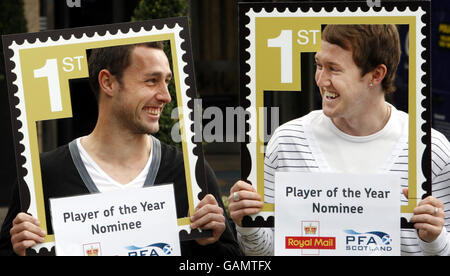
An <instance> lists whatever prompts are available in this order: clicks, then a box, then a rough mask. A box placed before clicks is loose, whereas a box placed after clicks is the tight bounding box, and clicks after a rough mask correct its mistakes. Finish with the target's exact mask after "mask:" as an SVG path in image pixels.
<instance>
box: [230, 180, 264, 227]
mask: <svg viewBox="0 0 450 276" xmlns="http://www.w3.org/2000/svg"><path fill="white" fill-rule="evenodd" d="M228 202H229V205H228V209H229V210H230V217H231V219H233V221H234V223H236V224H237V225H239V226H242V218H243V217H244V216H247V215H253V214H257V213H259V212H260V211H261V208H262V207H263V202H262V201H261V196H260V195H259V194H258V193H257V192H256V190H255V188H253V186H252V185H250V184H249V183H247V182H244V181H241V180H240V181H238V182H236V183H235V184H234V185H233V187H231V189H230V196H229V197H228Z"/></svg>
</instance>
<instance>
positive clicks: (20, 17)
mask: <svg viewBox="0 0 450 276" xmlns="http://www.w3.org/2000/svg"><path fill="white" fill-rule="evenodd" d="M0 18H1V19H2V20H1V21H0V34H1V35H5V34H15V33H24V32H26V31H27V21H26V20H25V16H24V13H23V0H15V1H6V0H0ZM0 62H1V65H0V83H1V82H3V81H4V79H5V75H4V74H5V69H4V66H5V64H4V61H3V45H2V41H1V40H0Z"/></svg>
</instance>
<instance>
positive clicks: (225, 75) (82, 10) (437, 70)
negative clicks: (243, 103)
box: [0, 0, 450, 223]
mask: <svg viewBox="0 0 450 276" xmlns="http://www.w3.org/2000/svg"><path fill="white" fill-rule="evenodd" d="M362 1H365V0H362ZM382 1H383V0H382ZM385 1H387V0H385ZM69 2H70V3H69ZM239 2H285V1H239ZM290 2H295V1H290ZM297 2H301V1H297ZM78 3H79V4H80V5H79V7H77V4H78ZM177 16H188V18H189V21H190V27H191V30H190V32H191V38H192V48H193V57H194V66H195V74H196V82H197V88H198V95H199V97H200V98H201V99H202V107H203V109H206V108H208V107H212V106H214V107H218V108H220V109H221V110H222V111H224V112H225V108H226V107H236V106H238V105H239V102H238V98H239V81H240V80H239V78H240V77H239V49H238V47H239V35H238V1H237V0H108V1H106V0H78V1H77V0H69V1H66V0H15V1H10V0H0V19H1V20H0V34H1V35H4V34H12V33H24V32H39V31H45V30H54V29H63V28H74V27H82V26H92V25H101V24H111V23H119V22H129V21H138V20H146V19H155V18H167V17H177ZM431 16H432V25H431V43H432V46H431V59H432V74H433V75H432V103H433V108H432V122H433V127H434V128H436V129H438V130H439V131H441V132H443V133H444V134H445V135H446V136H447V138H449V139H450V73H449V70H448V69H447V67H446V66H447V65H448V64H450V1H442V0H432V14H431ZM400 34H401V38H402V52H403V53H404V54H403V57H402V61H401V64H400V66H399V70H398V78H397V88H398V89H397V92H396V93H395V94H394V95H393V97H392V98H391V99H390V101H392V102H394V103H395V104H396V106H398V107H399V108H400V109H403V110H405V111H407V110H406V108H407V107H406V106H407V105H406V103H407V83H408V79H407V71H408V63H407V52H408V51H407V49H406V48H405V42H406V41H407V39H408V30H407V29H404V28H402V27H401V26H400ZM302 60H303V63H302V67H303V66H305V68H312V65H313V55H312V54H310V55H309V54H308V55H307V56H306V58H305V57H303V58H302ZM307 71H309V73H307V74H305V75H304V76H303V79H302V83H303V85H304V89H303V90H304V91H302V92H299V91H292V92H283V93H276V92H273V93H266V94H265V97H264V102H265V105H267V106H278V107H280V109H279V119H280V124H282V123H284V122H286V121H289V120H291V119H294V118H296V117H299V116H302V115H305V114H307V113H308V112H309V111H311V110H313V109H319V108H320V100H321V99H320V95H319V94H318V92H317V88H316V87H315V84H314V77H313V76H314V72H313V71H312V70H306V69H302V72H307ZM4 73H5V69H4V60H3V53H1V54H0V133H1V135H0V168H1V169H0V179H1V182H0V223H1V222H2V221H3V218H4V215H5V213H6V211H7V206H8V204H9V200H10V193H11V186H12V184H13V183H14V180H15V177H16V165H15V155H14V148H13V140H12V134H11V118H10V108H9V101H8V92H7V86H6V79H5V75H4ZM70 87H71V98H72V110H73V118H70V119H60V120H54V121H48V122H39V123H38V125H37V127H38V131H39V142H40V143H39V145H40V150H41V151H47V150H51V149H53V148H56V147H57V146H59V145H63V144H66V143H68V142H69V141H71V140H72V139H73V138H74V137H79V136H83V135H86V134H88V133H89V132H90V131H91V130H92V129H93V127H94V126H95V123H96V117H97V110H96V107H97V104H96V102H95V99H94V98H93V95H92V93H91V92H90V88H89V86H88V83H87V82H86V81H84V80H82V79H81V80H75V81H73V82H71V83H70ZM405 95H406V96H405ZM172 98H173V97H172ZM168 114H170V113H168ZM164 120H167V124H168V126H166V128H165V129H166V130H163V132H164V131H169V133H170V128H171V120H170V118H164ZM209 121H211V119H210V120H207V119H203V125H205V124H207V123H208V122H209ZM225 123H226V121H225V122H224V129H223V132H224V135H225V136H227V135H236V134H237V133H236V131H233V132H232V133H228V134H227V133H226V129H225ZM235 125H236V124H235ZM269 133H270V132H269ZM233 140H234V141H236V139H233ZM204 153H205V158H206V160H207V161H208V162H209V163H210V164H211V166H212V168H213V169H214V171H215V172H216V175H217V178H218V180H219V183H220V185H221V189H222V193H223V194H224V195H225V196H227V195H228V193H229V188H230V187H231V185H233V184H234V182H235V181H237V180H238V179H239V178H240V146H239V143H237V142H213V143H204Z"/></svg>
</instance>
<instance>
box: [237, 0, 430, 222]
mask: <svg viewBox="0 0 450 276" xmlns="http://www.w3.org/2000/svg"><path fill="white" fill-rule="evenodd" d="M239 19H240V21H239V22H240V23H239V37H240V38H239V39H240V68H241V71H240V80H241V83H240V103H241V105H242V106H243V108H244V109H245V110H246V113H247V114H248V116H247V117H246V142H245V143H243V144H242V147H241V166H242V175H241V178H242V179H243V180H246V181H248V182H250V183H252V185H253V186H254V187H255V188H256V189H257V192H258V193H259V194H260V195H261V197H262V198H263V201H264V202H265V204H264V206H263V209H262V211H261V212H260V213H259V214H257V215H253V216H247V217H245V218H244V220H243V225H244V226H247V227H273V225H274V204H272V203H267V200H264V198H265V196H264V145H265V143H267V142H268V141H264V139H263V138H264V136H263V135H261V133H266V132H265V131H264V129H263V128H264V127H265V123H264V121H263V118H264V115H263V114H261V112H263V111H262V110H264V109H263V108H264V106H265V105H264V94H265V93H270V91H281V92H280V93H283V92H282V91H298V93H306V91H303V90H302V83H301V80H302V74H306V73H302V72H301V69H302V68H303V67H302V66H301V65H302V61H301V57H302V55H301V54H302V53H314V52H317V51H318V50H319V49H320V45H321V43H320V41H321V30H322V27H323V26H324V25H327V24H396V25H401V26H402V27H405V26H406V27H407V28H408V30H409V38H410V39H409V41H408V46H409V61H408V62H409V71H408V112H409V137H408V144H409V149H408V150H409V160H408V167H409V169H408V188H409V199H408V200H407V201H406V202H404V203H402V206H401V213H402V221H401V224H402V227H403V228H410V227H411V224H410V223H408V220H409V218H410V217H411V216H412V213H413V208H414V207H415V206H416V205H417V203H418V202H419V201H420V200H421V199H423V198H425V197H426V196H428V195H430V194H431V117H430V111H431V108H430V101H431V99H430V53H429V49H430V38H429V32H430V3H429V2H428V1H414V2H413V1H401V2H400V1H390V2H386V1H384V2H382V3H381V7H373V8H371V7H369V6H368V5H367V4H366V3H365V2H364V1H361V2H347V1H340V2H316V3H258V4H253V3H245V4H240V5H239ZM311 70H313V69H312V68H311ZM281 108H282V107H281Z"/></svg>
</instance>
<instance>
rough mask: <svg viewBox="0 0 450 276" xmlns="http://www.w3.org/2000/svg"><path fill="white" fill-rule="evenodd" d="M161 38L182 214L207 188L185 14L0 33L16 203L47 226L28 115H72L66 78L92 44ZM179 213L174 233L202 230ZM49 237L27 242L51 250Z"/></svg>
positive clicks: (80, 66) (83, 68)
mask: <svg viewBox="0 0 450 276" xmlns="http://www.w3.org/2000/svg"><path fill="white" fill-rule="evenodd" d="M152 41H168V42H169V44H170V51H171V55H172V56H171V59H172V73H173V79H174V84H175V89H176V98H177V105H178V115H179V126H180V132H181V142H182V151H183V158H184V164H185V165H184V166H185V174H186V183H187V184H186V185H187V187H186V188H187V192H188V195H187V198H188V203H189V214H184V215H188V216H189V215H192V214H193V213H194V206H196V205H197V204H198V203H199V202H200V199H201V198H203V196H204V195H205V194H206V193H207V190H206V183H205V181H206V180H205V172H204V159H203V151H202V145H201V143H196V142H194V139H193V137H194V127H193V124H194V122H193V119H192V118H193V115H192V113H193V109H194V98H195V97H196V85H195V75H194V69H193V59H192V49H191V42H190V34H189V26H188V21H187V18H184V17H183V18H170V19H160V20H152V21H142V22H133V23H119V24H112V25H102V26H94V27H83V28H76V29H65V30H57V31H48V32H40V33H29V34H17V35H8V36H3V45H4V52H5V60H6V69H7V72H8V73H7V81H8V90H9V99H10V106H11V114H12V116H11V117H12V125H13V137H14V145H15V153H16V159H17V161H18V162H17V175H18V183H19V193H20V200H21V209H22V211H24V212H27V213H30V214H31V215H33V216H34V217H36V218H38V219H39V220H40V221H41V227H42V228H43V229H44V230H47V225H46V217H45V216H46V214H45V204H46V203H45V202H44V194H43V188H42V180H41V171H40V160H39V147H38V137H37V130H36V122H38V121H44V120H55V119H61V118H70V117H72V107H71V97H70V87H69V80H73V79H78V78H86V77H88V76H89V71H88V66H87V51H88V50H89V49H93V48H102V47H110V46H118V45H125V44H137V43H143V42H152ZM74 138H75V137H74ZM189 224H190V219H189V217H181V218H180V217H179V218H178V227H179V233H180V239H181V240H186V239H193V238H195V237H198V236H201V235H204V233H203V234H202V233H199V232H198V231H197V230H195V231H191V229H190V227H189ZM53 245H54V236H53V235H47V237H46V239H45V242H44V243H43V244H41V245H38V246H36V247H34V250H35V251H36V253H39V251H40V250H41V249H42V248H45V249H47V251H48V252H51V251H52V250H53V249H52V248H53Z"/></svg>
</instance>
